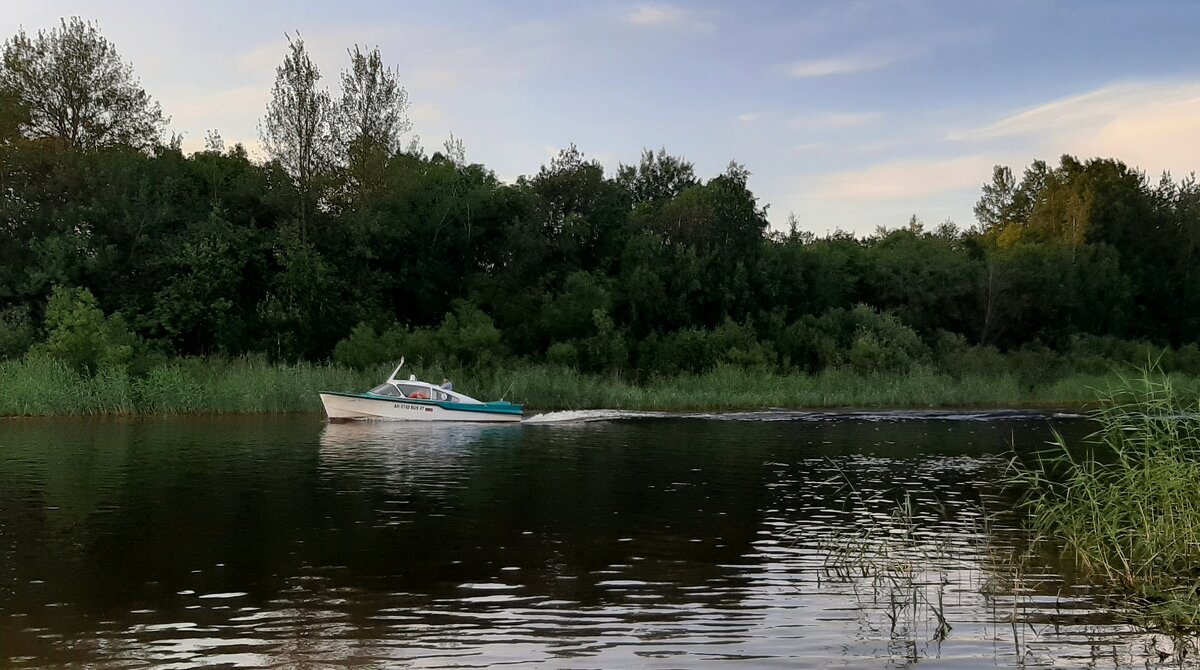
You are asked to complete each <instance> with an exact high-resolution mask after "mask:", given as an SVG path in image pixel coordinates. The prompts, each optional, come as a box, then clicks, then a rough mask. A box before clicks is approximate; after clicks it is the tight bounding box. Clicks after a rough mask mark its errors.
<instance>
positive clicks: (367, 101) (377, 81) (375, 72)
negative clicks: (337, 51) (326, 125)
mask: <svg viewBox="0 0 1200 670" xmlns="http://www.w3.org/2000/svg"><path fill="white" fill-rule="evenodd" d="M348 53H349V54H350V69H348V70H343V71H342V98H341V100H340V101H339V102H338V105H337V114H336V117H335V119H334V131H335V135H336V137H337V140H338V143H339V146H340V148H341V150H342V152H343V155H345V156H347V157H349V158H351V160H353V154H354V153H358V152H367V153H369V152H376V151H377V152H382V153H383V154H384V155H385V156H391V155H393V154H395V153H397V152H399V151H400V138H401V137H402V136H403V135H404V134H405V133H407V132H408V131H410V130H412V122H411V121H410V120H409V118H408V115H407V114H406V110H407V109H408V104H409V103H408V91H405V90H404V87H402V86H401V85H400V83H399V76H398V73H397V72H396V71H395V70H393V69H392V68H387V67H384V66H383V57H382V56H380V55H379V49H378V48H375V49H373V50H371V52H370V53H363V51H362V50H361V49H360V48H359V47H358V46H355V47H354V49H353V50H352V51H349V52H348Z"/></svg>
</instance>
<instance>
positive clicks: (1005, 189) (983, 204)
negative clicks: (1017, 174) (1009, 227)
mask: <svg viewBox="0 0 1200 670" xmlns="http://www.w3.org/2000/svg"><path fill="white" fill-rule="evenodd" d="M1016 192H1017V182H1016V179H1014V178H1013V173H1012V170H1010V169H1008V167H1006V166H1004V165H997V166H996V167H994V168H992V181H991V183H989V184H984V185H983V195H982V196H980V197H979V202H977V203H975V219H976V220H977V221H979V230H980V232H982V233H984V234H987V233H988V232H989V231H991V230H993V229H995V228H997V227H999V226H1002V225H1004V224H1005V223H1008V217H1009V216H1010V215H1011V213H1012V207H1013V198H1014V197H1015V196H1016Z"/></svg>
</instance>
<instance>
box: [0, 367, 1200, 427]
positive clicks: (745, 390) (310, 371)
mask: <svg viewBox="0 0 1200 670" xmlns="http://www.w3.org/2000/svg"><path fill="white" fill-rule="evenodd" d="M390 371H391V370H390V368H385V367H381V368H379V369H371V370H365V371H363V370H354V369H351V368H348V367H343V366H340V365H336V364H310V363H299V364H274V363H267V362H265V361H262V360H259V359H253V358H247V359H179V360H175V361H171V362H168V363H164V364H161V365H158V366H156V367H154V368H153V369H151V370H150V371H149V372H147V373H146V374H144V375H131V374H129V373H128V372H125V371H121V370H103V371H101V372H99V373H97V374H95V375H81V374H78V373H76V372H74V371H72V370H71V369H70V368H69V367H68V366H67V365H65V364H64V363H62V362H60V361H57V360H53V359H45V358H27V359H24V360H20V361H4V362H0V416H56V415H105V414H118V415H120V414H126V415H127V414H198V413H289V412H320V411H321V404H320V400H319V399H318V398H317V393H318V392H319V391H325V390H329V391H350V392H357V391H363V390H365V389H368V388H371V387H373V386H375V385H376V384H378V383H379V382H380V381H382V380H383V379H385V378H386V377H387V374H388V373H389V372H390ZM406 371H407V372H411V373H413V374H416V375H418V376H419V377H429V378H434V377H440V376H441V375H442V374H444V373H445V371H443V370H440V369H439V370H432V369H430V370H424V369H421V368H420V367H414V368H412V369H411V370H409V369H408V368H406ZM449 374H450V376H451V377H452V378H453V379H454V380H455V383H456V385H457V386H458V388H460V389H461V390H463V391H464V392H466V393H468V394H470V395H472V396H475V397H477V398H480V399H488V400H490V399H495V398H501V397H503V398H505V399H507V400H511V401H513V402H518V403H523V404H524V405H525V406H526V408H527V410H528V411H533V412H538V411H551V410H565V409H599V408H606V409H635V410H663V411H671V410H678V411H697V410H735V409H762V408H766V407H786V408H821V407H893V408H905V407H1064V408H1082V407H1085V406H1087V405H1088V403H1089V402H1090V401H1092V400H1093V399H1094V398H1095V397H1096V390H1097V389H1106V388H1109V387H1111V386H1113V385H1114V384H1116V383H1118V382H1119V381H1120V375H1119V374H1117V373H1116V372H1113V373H1109V374H1085V373H1076V374H1069V375H1066V376H1063V377H1060V378H1057V379H1053V380H1049V381H1045V382H1041V383H1029V382H1027V381H1024V380H1022V379H1021V378H1020V377H1019V376H1017V375H1013V374H999V375H997V374H963V375H950V374H946V373H944V372H939V371H937V370H934V369H932V368H925V367H914V368H913V369H911V370H909V371H907V372H903V373H881V374H869V375H865V374H857V373H854V372H851V371H848V370H826V371H824V372H821V373H819V374H816V375H805V374H780V373H776V372H768V371H754V370H744V369H741V368H735V367H721V368H718V369H716V370H714V371H711V372H707V373H703V374H696V375H677V376H672V377H666V378H655V379H651V380H648V381H647V382H645V383H640V384H639V383H635V382H634V381H632V380H629V379H627V378H625V377H622V376H619V375H589V374H582V373H579V372H577V371H574V370H571V369H567V368H562V367H558V366H552V365H538V364H527V363H526V364H518V365H515V366H513V367H504V368H497V369H493V370H486V371H466V370H459V371H450V373H449ZM1172 379H1173V380H1174V382H1175V384H1176V386H1177V387H1178V388H1181V389H1191V390H1192V391H1196V390H1197V389H1200V381H1198V380H1195V379H1191V378H1186V377H1181V376H1177V375H1173V376H1172Z"/></svg>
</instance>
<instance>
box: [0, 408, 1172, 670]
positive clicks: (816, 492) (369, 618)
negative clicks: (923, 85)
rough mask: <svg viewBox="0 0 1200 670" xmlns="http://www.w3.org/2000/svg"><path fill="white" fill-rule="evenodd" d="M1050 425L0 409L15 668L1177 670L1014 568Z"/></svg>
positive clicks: (1062, 423) (982, 420)
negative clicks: (39, 413)
mask: <svg viewBox="0 0 1200 670" xmlns="http://www.w3.org/2000/svg"><path fill="white" fill-rule="evenodd" d="M1046 419H1047V417H1045V416H1041V415H1029V414H1015V415H1013V414H1003V415H986V416H980V415H975V414H962V415H959V416H956V415H953V414H952V413H938V414H937V415H936V416H928V415H912V414H898V415H895V416H890V415H886V414H879V413H873V414H859V415H849V414H843V415H836V414H830V413H819V414H811V415H806V414H803V413H779V412H773V413H765V414H741V415H732V416H731V415H722V416H720V417H690V418H677V417H666V416H661V415H656V416H650V417H641V418H632V417H630V416H628V415H621V414H617V415H611V414H610V415H605V416H603V417H599V416H597V415H586V416H580V417H575V419H573V420H568V417H565V416H562V415H559V416H549V417H545V418H543V419H542V420H541V421H535V422H533V423H527V424H525V425H495V426H493V425H469V424H462V425H437V424H421V423H412V424H404V423H344V424H331V425H327V424H325V423H323V422H321V421H318V420H316V419H314V418H310V417H300V418H297V417H237V418H227V417H222V418H188V419H152V420H139V421H125V420H120V421H117V420H107V421H73V420H72V421H64V420H56V421H8V422H2V423H0V666H4V667H47V666H56V665H57V666H68V665H79V664H86V665H88V666H89V667H98V668H109V667H111V668H117V667H129V666H141V665H144V664H147V663H152V664H156V665H159V666H161V667H194V666H196V665H225V666H229V667H269V666H276V667H278V666H290V665H301V664H305V665H310V666H321V665H356V666H367V667H373V666H379V667H394V666H397V665H399V666H402V667H422V668H437V667H444V668H466V667H491V666H498V665H517V666H523V667H553V668H559V667H605V668H615V667H664V668H665V667H696V666H705V665H728V664H730V663H734V664H737V665H742V666H746V667H828V666H830V665H835V666H839V667H861V666H870V667H881V666H882V667H902V666H908V665H912V664H915V663H919V664H921V665H940V666H942V667H949V668H960V667H1013V666H1024V667H1039V666H1056V667H1059V666H1068V667H1086V666H1092V665H1105V666H1121V665H1128V664H1138V665H1146V664H1154V663H1158V662H1159V660H1160V658H1166V659H1167V662H1172V661H1173V660H1174V658H1175V657H1174V656H1172V655H1171V654H1172V653H1173V650H1171V649H1169V647H1168V646H1167V643H1166V641H1164V640H1159V639H1156V638H1154V637H1150V636H1142V635H1137V634H1134V633H1132V632H1131V631H1129V630H1127V629H1126V628H1124V627H1122V626H1120V625H1118V624H1116V623H1114V621H1115V619H1114V618H1113V616H1112V615H1111V613H1108V612H1105V611H1103V610H1102V609H1101V608H1099V607H1098V606H1097V605H1095V604H1094V603H1093V601H1092V599H1091V597H1090V594H1089V593H1088V592H1087V591H1086V590H1085V589H1082V588H1079V587H1077V586H1074V585H1072V584H1071V583H1070V582H1069V580H1067V579H1065V578H1064V577H1063V576H1062V575H1061V574H1059V572H1058V568H1057V567H1056V566H1054V565H1047V566H1046V568H1045V569H1044V570H1040V571H1037V572H1036V573H1026V574H1014V573H1013V571H1012V569H1011V568H1010V567H1009V563H1008V562H1006V561H1005V557H1006V556H1007V555H1008V554H1009V553H1011V552H1012V551H1014V550H1015V548H1016V547H1017V546H1018V544H1019V542H1020V536H1019V535H1017V534H1015V533H1014V532H1012V531H1011V530H1009V529H1007V528H1005V526H1004V524H1003V522H999V523H997V522H991V521H987V520H985V518H984V515H983V512H984V511H985V510H996V509H1005V508H1006V507H1008V506H1011V502H1012V501H1011V500H1009V499H1008V498H1006V497H1005V496H1006V494H1005V493H1004V492H1003V491H1001V490H1000V489H999V487H998V486H997V485H996V484H995V482H996V480H997V478H998V475H999V474H1000V473H1001V472H1002V470H1003V465H1004V460H1003V458H1002V453H1003V452H1004V451H1005V450H1006V448H1007V445H1008V444H1009V443H1011V442H1013V441H1015V442H1016V443H1017V444H1018V445H1028V446H1030V447H1034V448H1036V447H1037V446H1040V445H1041V443H1042V442H1043V441H1044V440H1045V439H1046V437H1047V435H1048V427H1047V424H1046ZM1055 420H1056V421H1057V422H1058V425H1059V427H1060V428H1062V429H1065V430H1067V431H1079V430H1083V429H1084V426H1082V425H1081V424H1079V423H1078V420H1072V419H1070V418H1068V417H1059V418H1058V419H1055ZM1156 645H1157V647H1156ZM1160 650H1162V653H1164V654H1167V656H1165V657H1161V656H1160V654H1159V651H1160Z"/></svg>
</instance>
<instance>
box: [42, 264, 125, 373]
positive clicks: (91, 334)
mask: <svg viewBox="0 0 1200 670" xmlns="http://www.w3.org/2000/svg"><path fill="white" fill-rule="evenodd" d="M46 333H47V338H46V341H45V342H42V343H39V344H37V345H36V346H34V348H33V353H35V354H44V355H46V356H49V357H52V358H57V359H59V360H62V361H64V362H66V363H67V364H69V365H70V366H71V367H72V368H73V369H75V370H76V371H78V372H81V373H95V372H97V371H98V370H100V369H102V368H118V369H119V368H123V367H125V366H127V365H128V364H129V362H130V361H131V360H132V359H133V347H134V340H133V336H132V335H131V334H130V333H129V330H128V329H127V328H126V327H125V324H124V322H123V321H122V320H121V318H120V317H119V316H117V315H114V316H113V317H105V316H104V312H102V311H101V310H100V306H99V305H98V304H97V303H96V298H95V297H93V296H92V293H91V291H88V290H87V289H85V288H68V287H64V286H57V287H55V289H54V292H53V293H52V294H51V295H50V301H49V304H48V305H47V306H46Z"/></svg>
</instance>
